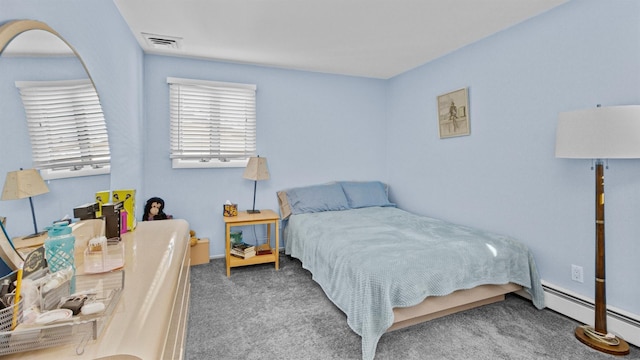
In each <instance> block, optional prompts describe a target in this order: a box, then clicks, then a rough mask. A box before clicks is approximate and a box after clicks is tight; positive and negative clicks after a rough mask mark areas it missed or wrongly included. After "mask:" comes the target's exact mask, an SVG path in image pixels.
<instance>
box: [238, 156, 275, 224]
mask: <svg viewBox="0 0 640 360" xmlns="http://www.w3.org/2000/svg"><path fill="white" fill-rule="evenodd" d="M242 177H243V178H245V179H249V180H253V210H247V213H248V214H258V213H260V210H256V186H257V183H258V180H269V168H268V167H267V158H263V157H260V156H257V157H251V158H249V162H248V163H247V167H246V168H245V170H244V174H243V175H242Z"/></svg>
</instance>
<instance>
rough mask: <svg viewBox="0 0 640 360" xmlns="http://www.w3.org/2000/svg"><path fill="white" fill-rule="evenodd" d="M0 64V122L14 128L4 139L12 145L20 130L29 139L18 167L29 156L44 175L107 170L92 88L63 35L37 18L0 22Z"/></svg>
mask: <svg viewBox="0 0 640 360" xmlns="http://www.w3.org/2000/svg"><path fill="white" fill-rule="evenodd" d="M0 69H1V70H0V99H2V100H0V101H1V102H2V106H3V110H4V111H3V114H0V124H1V125H2V127H3V128H5V126H6V127H8V128H12V129H16V132H15V133H13V134H12V135H11V138H10V139H6V141H8V142H9V144H10V143H11V142H15V144H16V145H17V146H16V147H15V148H18V149H20V148H21V147H20V146H19V145H21V144H24V143H25V142H24V137H25V136H27V139H29V141H30V143H31V150H32V153H31V154H20V156H27V157H28V158H27V159H20V162H19V164H20V167H22V166H24V164H29V163H31V161H29V160H33V167H35V168H37V169H39V170H40V172H41V174H42V176H43V178H45V180H50V179H58V178H66V177H78V176H87V175H99V174H108V173H109V169H110V166H109V165H110V151H109V143H108V136H107V130H106V122H105V119H104V115H103V112H102V106H101V105H100V100H99V98H98V93H97V91H96V88H95V86H94V83H93V80H92V78H91V76H90V74H89V72H88V71H87V68H86V66H85V64H84V62H83V61H82V58H81V57H80V56H79V55H78V54H77V52H76V51H75V49H74V48H73V47H72V46H71V45H70V44H69V43H68V42H67V41H66V40H65V39H64V38H62V37H61V36H60V35H59V34H58V33H57V32H56V31H55V30H53V29H52V28H51V27H49V26H48V25H47V24H45V23H43V22H40V21H35V20H16V21H11V22H8V23H6V24H4V25H2V26H1V27H0ZM54 101H55V103H53V102H54ZM25 119H26V121H25ZM25 124H27V125H28V127H27V126H25ZM74 127H75V129H74ZM27 129H28V131H27ZM79 129H82V130H79ZM25 131H26V132H25ZM54 134H55V135H54ZM0 140H2V141H4V140H5V139H0ZM14 170H15V169H14Z"/></svg>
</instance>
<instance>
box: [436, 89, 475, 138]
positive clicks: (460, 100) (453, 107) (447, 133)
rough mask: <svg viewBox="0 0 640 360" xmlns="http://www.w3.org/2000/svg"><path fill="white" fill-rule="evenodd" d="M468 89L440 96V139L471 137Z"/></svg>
mask: <svg viewBox="0 0 640 360" xmlns="http://www.w3.org/2000/svg"><path fill="white" fill-rule="evenodd" d="M467 95H468V92H467V88H462V89H459V90H456V91H452V92H450V93H446V94H442V95H440V96H438V133H439V134H440V138H441V139H443V138H449V137H454V136H462V135H469V133H470V126H469V97H468V96H467Z"/></svg>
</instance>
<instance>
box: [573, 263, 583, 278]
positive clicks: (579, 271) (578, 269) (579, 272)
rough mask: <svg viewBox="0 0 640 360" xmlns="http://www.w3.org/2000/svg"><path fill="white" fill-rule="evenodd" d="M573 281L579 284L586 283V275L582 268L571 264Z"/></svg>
mask: <svg viewBox="0 0 640 360" xmlns="http://www.w3.org/2000/svg"><path fill="white" fill-rule="evenodd" d="M571 280H573V281H577V282H584V274H583V271H582V266H578V265H573V264H571Z"/></svg>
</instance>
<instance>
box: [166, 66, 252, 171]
mask: <svg viewBox="0 0 640 360" xmlns="http://www.w3.org/2000/svg"><path fill="white" fill-rule="evenodd" d="M167 83H169V96H170V119H171V126H170V127H171V134H170V140H171V154H170V156H171V159H172V162H173V167H174V168H176V167H233V166H246V163H247V160H248V159H249V157H251V156H255V153H256V86H255V85H251V84H237V83H223V82H215V81H204V80H193V79H178V78H167Z"/></svg>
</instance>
